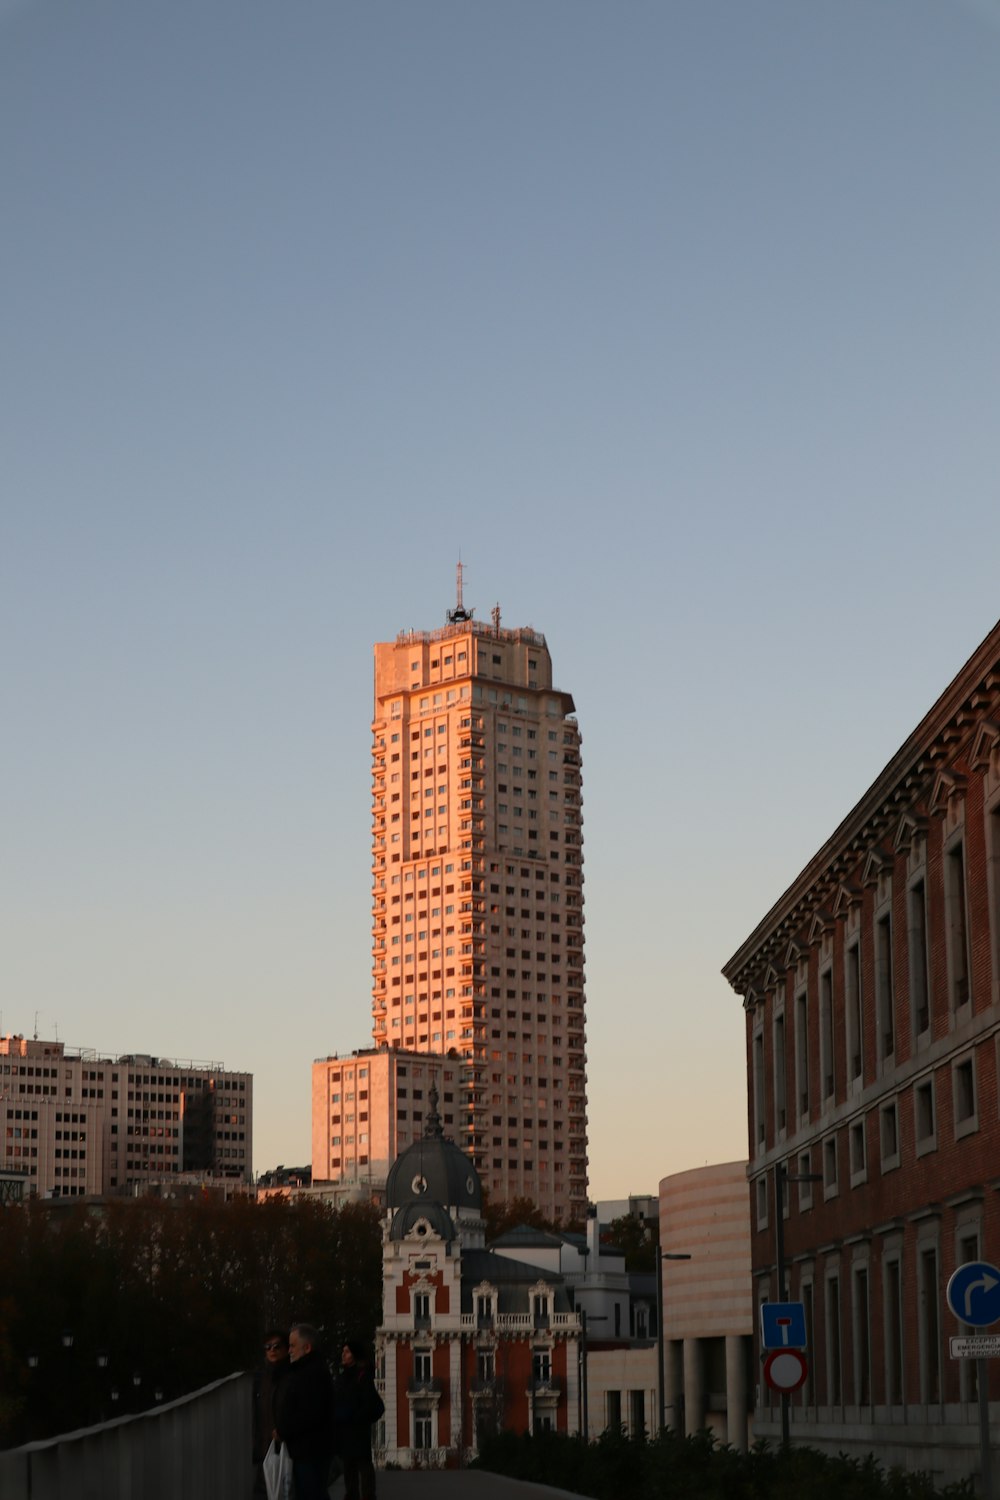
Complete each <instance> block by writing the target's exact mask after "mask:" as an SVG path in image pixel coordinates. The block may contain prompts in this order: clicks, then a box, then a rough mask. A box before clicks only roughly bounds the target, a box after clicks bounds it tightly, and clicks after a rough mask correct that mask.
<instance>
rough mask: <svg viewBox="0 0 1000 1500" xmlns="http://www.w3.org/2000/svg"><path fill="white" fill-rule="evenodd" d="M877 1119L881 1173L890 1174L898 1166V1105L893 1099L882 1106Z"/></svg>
mask: <svg viewBox="0 0 1000 1500" xmlns="http://www.w3.org/2000/svg"><path fill="white" fill-rule="evenodd" d="M878 1118H879V1145H880V1148H881V1157H882V1171H883V1172H891V1171H892V1170H893V1169H894V1168H895V1167H898V1166H899V1105H898V1104H897V1102H896V1100H895V1099H891V1100H890V1101H889V1103H888V1104H883V1105H882V1108H881V1109H880V1110H879V1115H878Z"/></svg>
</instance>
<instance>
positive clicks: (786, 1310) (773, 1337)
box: [760, 1302, 1000, 1349]
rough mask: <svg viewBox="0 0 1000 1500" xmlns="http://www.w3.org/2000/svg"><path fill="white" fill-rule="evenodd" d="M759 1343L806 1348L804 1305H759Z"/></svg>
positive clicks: (767, 1345)
mask: <svg viewBox="0 0 1000 1500" xmlns="http://www.w3.org/2000/svg"><path fill="white" fill-rule="evenodd" d="M998 1316H1000V1315H998ZM760 1341H761V1344H762V1345H763V1347H764V1348H765V1349H804V1348H805V1346H806V1310H805V1306H804V1304H803V1303H801V1302H762V1303H761V1304H760Z"/></svg>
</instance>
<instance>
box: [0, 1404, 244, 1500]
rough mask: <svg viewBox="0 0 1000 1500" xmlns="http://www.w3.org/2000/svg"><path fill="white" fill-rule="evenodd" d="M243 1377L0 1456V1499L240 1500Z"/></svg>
mask: <svg viewBox="0 0 1000 1500" xmlns="http://www.w3.org/2000/svg"><path fill="white" fill-rule="evenodd" d="M250 1406H251V1402H250V1376H249V1375H230V1376H228V1377H227V1378H226V1379H225V1380H217V1381H216V1382H215V1383H214V1385H207V1386H205V1387H204V1388H203V1389H202V1390H200V1391H194V1392H192V1394H191V1395H190V1396H182V1397H181V1399H180V1400H179V1401H171V1402H168V1403H167V1405H165V1406H159V1407H156V1408H154V1410H152V1411H148V1412H142V1413H140V1414H139V1415H138V1416H135V1417H118V1418H116V1419H115V1420H114V1421H113V1422H104V1423H102V1424H101V1426H99V1427H85V1428H82V1429H81V1430H80V1431H79V1432H67V1433H64V1434H63V1435H62V1436H61V1437H55V1438H49V1439H47V1440H46V1441H45V1442H40V1443H28V1444H27V1445H26V1446H25V1447H23V1448H9V1449H7V1450H6V1451H5V1452H0V1495H2V1496H3V1500H67V1497H72V1500H139V1497H141V1500H178V1497H179V1496H182V1497H183V1500H246V1497H247V1496H248V1495H249V1494H250V1488H251V1484H252V1481H253V1474H252V1469H251V1463H250V1414H251V1413H250Z"/></svg>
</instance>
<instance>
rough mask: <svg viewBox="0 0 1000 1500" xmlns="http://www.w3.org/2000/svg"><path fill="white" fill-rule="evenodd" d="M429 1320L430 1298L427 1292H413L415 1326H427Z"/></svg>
mask: <svg viewBox="0 0 1000 1500" xmlns="http://www.w3.org/2000/svg"><path fill="white" fill-rule="evenodd" d="M430 1321H431V1299H430V1293H429V1292H414V1294H413V1323H414V1326H415V1327H416V1328H428V1327H429V1326H430Z"/></svg>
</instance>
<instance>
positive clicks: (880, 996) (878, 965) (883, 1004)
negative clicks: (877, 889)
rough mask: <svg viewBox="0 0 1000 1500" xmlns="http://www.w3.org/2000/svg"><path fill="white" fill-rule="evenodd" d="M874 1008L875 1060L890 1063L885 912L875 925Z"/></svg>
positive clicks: (892, 1043) (892, 1026)
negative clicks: (877, 1054)
mask: <svg viewBox="0 0 1000 1500" xmlns="http://www.w3.org/2000/svg"><path fill="white" fill-rule="evenodd" d="M875 1009H876V1020H877V1025H878V1045H879V1061H880V1062H883V1063H885V1062H889V1061H891V1059H892V1057H893V1055H894V1053H895V1051H896V1021H895V1012H894V1000H893V987H892V917H891V915H890V914H889V913H888V912H886V914H885V916H884V917H880V918H879V920H878V921H877V922H876V923H875Z"/></svg>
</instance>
